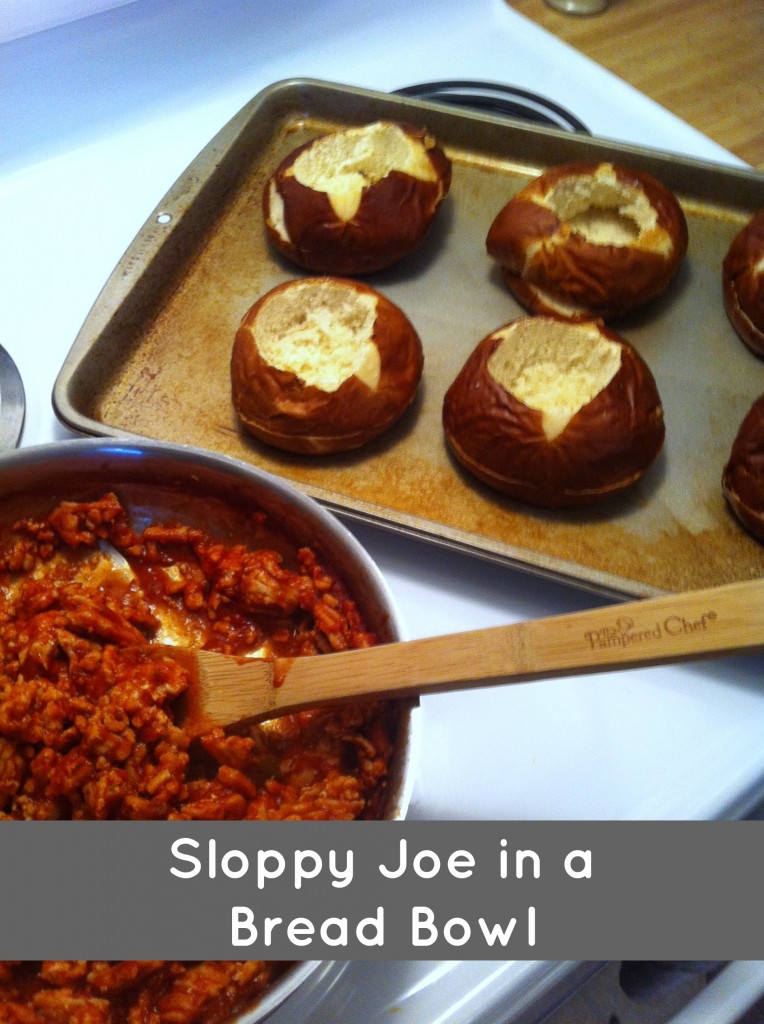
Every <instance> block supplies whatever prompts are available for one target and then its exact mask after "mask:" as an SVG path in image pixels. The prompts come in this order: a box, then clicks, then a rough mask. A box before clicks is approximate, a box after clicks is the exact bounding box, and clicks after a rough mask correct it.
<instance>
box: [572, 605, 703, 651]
mask: <svg viewBox="0 0 764 1024" xmlns="http://www.w3.org/2000/svg"><path fill="white" fill-rule="evenodd" d="M715 619H716V612H714V611H709V612H704V613H703V615H701V616H700V618H698V619H686V618H685V617H684V616H683V615H667V616H666V618H665V619H661V620H659V621H658V622H656V623H655V625H653V626H650V627H648V628H647V629H637V628H636V627H635V623H634V619H632V618H631V617H630V616H628V615H622V616H621V617H619V618H617V619H616V620H615V622H614V623H613V625H612V626H603V628H602V629H593V630H589V631H588V632H586V633H584V637H585V638H586V640H587V642H588V643H589V644H590V646H591V647H592V649H594V650H597V649H601V648H603V647H633V646H634V645H635V644H644V643H651V642H653V641H656V640H660V639H661V638H662V637H664V636H679V635H680V634H686V635H692V634H697V633H705V632H706V630H707V629H709V628H710V626H711V623H713V622H714V620H715Z"/></svg>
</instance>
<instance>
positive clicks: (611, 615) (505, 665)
mask: <svg viewBox="0 0 764 1024" xmlns="http://www.w3.org/2000/svg"><path fill="white" fill-rule="evenodd" d="M150 650H151V651H152V656H154V657H159V658H161V657H171V658H173V659H175V660H177V661H180V662H181V663H182V664H183V665H184V667H187V668H189V669H190V670H191V673H192V686H191V688H190V691H189V694H188V700H187V710H186V719H185V723H184V724H185V726H186V728H188V729H190V730H191V731H192V732H194V733H200V732H203V731H205V730H207V729H209V728H211V727H212V726H216V725H231V724H234V723H236V722H242V721H245V720H251V719H257V718H271V717H275V716H277V715H280V714H284V713H285V712H288V711H296V710H298V709H300V708H305V707H312V706H315V705H320V704H326V703H329V702H334V701H339V700H345V699H347V698H351V697H396V696H397V697H403V696H410V695H414V694H426V693H435V692H440V691H445V690H457V689H467V688H469V687H477V686H485V685H488V684H490V683H519V682H529V681H531V680H536V679H544V678H549V677H551V676H563V675H573V674H583V673H588V672H595V671H597V672H601V671H604V670H607V669H623V668H629V667H635V666H638V665H642V666H646V665H659V664H663V663H667V662H678V661H690V660H693V659H699V658H707V657H712V656H715V657H718V656H722V655H726V654H733V653H738V654H739V653H751V652H753V651H759V650H764V579H760V580H754V581H751V582H745V583H732V584H727V585H724V586H720V587H712V588H709V589H706V590H697V591H691V592H687V593H680V594H671V595H668V596H662V597H658V598H646V599H643V600H638V601H632V602H629V603H623V604H613V605H609V606H607V607H605V608H595V609H592V610H590V611H583V612H573V613H570V614H565V615H557V616H553V617H550V618H541V619H534V620H530V621H526V622H518V623H515V624H511V625H506V626H493V627H489V628H487V629H477V630H472V631H470V632H464V633H455V634H451V635H447V636H437V637H431V638H426V639H421V640H409V641H402V642H395V643H389V644H380V645H377V646H375V647H368V648H364V649H362V650H353V651H342V652H339V653H335V654H326V655H322V656H321V657H305V658H276V659H275V660H260V659H255V658H234V657H228V656H226V655H222V654H215V653H211V652H208V651H193V650H188V649H185V648H178V647H164V646H157V647H155V648H151V649H150Z"/></svg>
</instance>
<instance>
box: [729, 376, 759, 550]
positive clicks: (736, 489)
mask: <svg viewBox="0 0 764 1024" xmlns="http://www.w3.org/2000/svg"><path fill="white" fill-rule="evenodd" d="M722 492H723V494H724V497H725V498H726V499H727V501H728V503H729V506H730V508H731V509H732V511H733V512H734V513H735V515H736V516H737V518H738V519H739V520H740V522H741V523H742V524H743V526H745V527H746V529H747V530H749V531H750V532H751V533H752V534H753V535H754V537H757V538H758V539H759V540H764V395H761V396H760V397H759V398H757V399H756V401H755V402H754V403H753V405H752V406H751V408H750V410H749V411H748V414H747V415H746V417H745V419H744V420H743V422H742V423H741V424H740V429H739V430H738V433H737V436H736V438H735V440H734V442H733V445H732V450H731V451H730V456H729V460H728V462H727V465H726V466H725V467H724V471H723V473H722Z"/></svg>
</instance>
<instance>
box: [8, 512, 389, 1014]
mask: <svg viewBox="0 0 764 1024" xmlns="http://www.w3.org/2000/svg"><path fill="white" fill-rule="evenodd" d="M255 527H256V533H257V530H260V531H261V532H262V536H263V538H264V540H265V539H267V540H268V541H272V540H273V538H274V535H273V534H272V533H271V532H270V531H269V529H268V527H267V524H266V523H265V521H264V520H262V521H258V522H256V523H255ZM104 540H105V541H108V542H109V543H110V544H111V545H112V546H113V548H115V549H116V550H117V551H119V552H121V553H122V554H123V555H124V556H125V558H126V559H127V560H128V562H129V565H130V570H131V571H130V572H127V573H126V572H120V571H116V570H114V568H113V565H112V561H111V560H110V558H109V556H108V555H104V554H103V553H102V552H101V551H100V550H99V547H98V545H99V541H104ZM0 583H1V584H2V585H1V587H0V820H2V819H6V820H19V819H27V820H29V819H38V820H39V819H133V820H139V819H143V820H145V819H171V820H213V819H217V820H222V819H259V820H264V819H270V820H283V819H342V820H348V819H353V818H364V817H377V816H379V813H380V808H381V806H382V801H383V797H384V791H385V779H386V775H387V771H388V766H389V762H390V758H391V755H392V750H393V743H394V739H395V721H396V716H395V713H394V709H393V706H392V705H389V704H386V703H382V702H363V703H361V702H355V703H347V704H344V705H342V706H341V707H340V708H339V709H336V710H327V709H324V710H315V711H304V712H300V713H298V714H293V715H286V716H283V717H281V718H278V719H274V720H272V721H269V722H263V723H259V724H258V725H255V726H249V727H245V728H238V729H234V730H226V731H223V730H222V729H216V730H213V731H211V732H210V733H208V734H207V735H205V736H203V737H201V739H200V740H195V741H190V740H189V738H188V737H187V736H186V735H185V734H184V733H183V730H182V729H181V728H179V727H178V726H177V725H176V724H175V721H174V718H173V707H174V702H175V701H176V700H177V698H178V697H180V696H181V695H182V694H183V692H184V691H185V690H186V688H187V687H188V684H189V679H188V677H187V675H186V674H185V672H184V671H183V670H182V669H181V668H180V667H179V666H178V665H177V664H176V663H175V662H174V661H172V660H167V661H156V660H155V659H148V658H147V657H144V655H143V652H142V650H141V648H142V647H145V646H146V645H147V644H148V643H151V642H152V641H154V642H156V641H157V640H158V639H159V638H160V636H161V631H162V629H163V628H165V627H166V624H167V622H169V623H170V624H171V626H172V629H173V630H174V631H175V632H176V634H177V633H178V631H180V636H181V638H182V642H184V643H186V644H188V645H189V646H197V647H204V648H207V649H210V650H218V651H221V652H224V653H229V654H242V653H247V652H251V651H255V650H257V651H260V652H262V653H263V654H264V655H265V656H268V655H269V654H277V655H282V656H306V655H314V654H321V653H324V652H328V651H332V650H345V649H348V648H356V647H364V646H368V645H370V644H373V643H374V642H375V637H374V635H373V634H372V633H370V632H369V631H368V630H367V629H366V627H365V625H364V623H363V621H362V620H361V617H360V615H359V613H358V609H357V607H356V605H355V603H354V602H353V600H352V599H351V597H350V596H349V595H348V594H347V592H346V591H345V589H344V587H343V586H342V583H341V581H340V580H338V579H337V578H335V576H334V575H333V574H332V573H331V571H330V570H329V569H328V567H326V566H323V565H321V564H320V562H319V561H318V560H317V558H316V556H315V555H314V553H313V552H312V551H311V550H310V549H309V548H303V549H300V550H295V551H291V552H290V551H289V550H288V549H287V548H286V547H285V546H284V544H283V543H281V544H267V545H266V544H265V543H264V544H263V545H262V546H259V545H253V544H250V545H248V546H247V547H245V546H242V545H230V544H224V543H222V542H220V541H219V540H216V539H215V538H214V537H212V536H210V535H208V534H207V533H205V532H204V531H202V530H199V529H195V528H190V527H187V526H183V525H181V524H176V523H155V524H152V525H150V526H148V527H146V528H145V529H143V530H141V531H134V530H133V529H132V527H131V525H130V522H129V518H128V515H127V512H126V510H125V509H124V508H123V506H122V505H121V504H120V502H119V500H118V499H117V497H116V496H115V495H114V494H106V495H104V496H103V497H102V498H101V499H100V500H98V501H93V502H62V503H61V504H59V505H58V506H57V507H56V508H55V509H53V511H52V512H51V513H50V514H49V515H48V516H47V517H45V518H43V519H25V520H21V521H19V522H16V523H14V524H11V526H10V528H5V529H4V530H3V531H2V535H1V536H0ZM282 969H283V965H279V964H275V963H263V962H259V961H241V962H239V961H237V962H230V963H220V962H214V963H211V962H200V963H193V964H189V963H180V962H170V961H159V962H155V961H140V962H135V961H122V962H118V963H106V962H91V961H88V962H85V961H83V962H80V961H54V962H44V963H42V964H39V963H38V964H30V963H26V962H24V963H15V962H11V961H6V962H0V1024H5V1022H9V1024H38V1022H39V1024H58V1022H62V1024H63V1022H64V1021H73V1022H77V1024H80V1022H81V1024H91V1022H92V1024H143V1022H145V1024H186V1022H188V1024H192V1022H193V1024H217V1022H219V1021H224V1020H226V1019H227V1018H228V1017H229V1016H230V1015H231V1014H232V1013H234V1012H236V1011H237V1010H238V1009H240V1008H241V1007H242V1006H243V1005H245V1004H246V1003H247V1002H251V1000H252V999H253V997H254V996H256V995H257V994H258V993H260V992H262V991H263V989H265V988H266V987H267V986H268V985H269V984H270V982H271V981H272V980H273V979H274V978H275V977H276V976H277V975H278V974H279V973H280V972H281V970H282Z"/></svg>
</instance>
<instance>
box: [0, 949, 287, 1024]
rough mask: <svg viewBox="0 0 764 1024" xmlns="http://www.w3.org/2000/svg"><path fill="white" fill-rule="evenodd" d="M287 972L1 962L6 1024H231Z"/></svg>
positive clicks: (226, 966) (240, 966)
mask: <svg viewBox="0 0 764 1024" xmlns="http://www.w3.org/2000/svg"><path fill="white" fill-rule="evenodd" d="M285 966H286V965H284V964H281V963H275V962H266V961H262V960H241V961H236V960H234V961H214V962H213V961H196V962H194V961H191V962H189V961H185V962H181V961H176V960H121V961H115V962H111V961H106V960H43V961H15V960H5V961H0V1022H2V1024H223V1022H225V1021H227V1020H229V1019H230V1018H231V1016H232V1015H234V1014H236V1013H238V1012H239V1011H242V1010H244V1009H245V1008H246V1007H247V1005H248V1004H249V1005H251V1003H252V1000H253V998H256V997H257V996H258V995H259V994H260V993H262V992H263V990H264V989H265V988H267V986H268V985H269V984H271V983H272V982H273V981H275V980H276V979H277V978H278V977H279V976H280V974H282V973H283V971H284V968H285Z"/></svg>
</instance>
